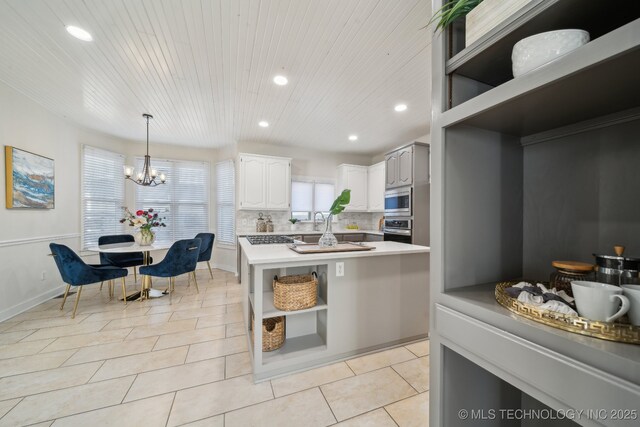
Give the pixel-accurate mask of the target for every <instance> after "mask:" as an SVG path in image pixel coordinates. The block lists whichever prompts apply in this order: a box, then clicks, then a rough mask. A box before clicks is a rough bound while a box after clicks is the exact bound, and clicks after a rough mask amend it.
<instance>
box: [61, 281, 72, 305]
mask: <svg viewBox="0 0 640 427" xmlns="http://www.w3.org/2000/svg"><path fill="white" fill-rule="evenodd" d="M69 289H71V285H67V289H66V290H65V291H64V298H62V304H61V305H60V310H62V309H63V308H64V303H65V302H66V301H67V295H69Z"/></svg>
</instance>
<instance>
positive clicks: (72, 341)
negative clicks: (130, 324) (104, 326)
mask: <svg viewBox="0 0 640 427" xmlns="http://www.w3.org/2000/svg"><path fill="white" fill-rule="evenodd" d="M130 332H131V329H130V328H129V329H116V330H113V331H105V332H93V333H90V334H82V335H73V336H70V337H60V338H56V340H55V341H54V342H52V343H51V344H49V345H48V346H47V348H45V349H44V350H43V352H49V351H59V350H67V349H70V348H80V347H89V346H92V345H99V344H108V343H113V342H121V341H123V340H124V338H125V337H126V336H127V335H129V333H130Z"/></svg>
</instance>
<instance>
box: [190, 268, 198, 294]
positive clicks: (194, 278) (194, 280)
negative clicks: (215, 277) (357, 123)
mask: <svg viewBox="0 0 640 427" xmlns="http://www.w3.org/2000/svg"><path fill="white" fill-rule="evenodd" d="M191 274H193V283H194V284H195V285H196V293H197V294H199V293H200V289H198V279H196V271H195V270H194V271H192V272H191Z"/></svg>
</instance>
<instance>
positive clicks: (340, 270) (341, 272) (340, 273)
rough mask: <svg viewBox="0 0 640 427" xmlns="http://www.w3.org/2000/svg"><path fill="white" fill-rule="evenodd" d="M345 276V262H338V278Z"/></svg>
mask: <svg viewBox="0 0 640 427" xmlns="http://www.w3.org/2000/svg"><path fill="white" fill-rule="evenodd" d="M343 276H344V262H336V277H343Z"/></svg>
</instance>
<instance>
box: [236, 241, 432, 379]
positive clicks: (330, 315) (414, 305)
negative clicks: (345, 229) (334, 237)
mask: <svg viewBox="0 0 640 427" xmlns="http://www.w3.org/2000/svg"><path fill="white" fill-rule="evenodd" d="M238 242H239V245H240V253H241V263H242V269H241V271H242V277H241V283H242V289H243V313H244V320H245V326H246V332H247V339H248V341H249V351H250V355H251V358H252V365H253V375H254V380H255V381H261V380H266V379H269V378H273V377H275V376H279V375H283V374H287V373H291V372H295V371H300V370H304V369H308V368H312V367H316V366H320V365H324V364H328V363H331V362H334V361H337V360H342V359H346V358H349V357H352V356H354V355H357V354H362V353H366V352H370V351H374V350H377V349H380V348H384V347H388V346H393V345H400V344H403V343H407V342H411V341H415V340H419V339H423V338H425V337H426V336H427V334H428V330H429V320H428V319H429V248H428V247H426V246H417V245H408V244H402V243H396V242H368V243H366V245H370V246H373V247H375V249H373V250H370V251H361V252H338V253H319V254H305V255H301V254H298V253H296V252H294V251H292V250H291V249H289V248H288V247H287V245H285V244H274V245H251V244H250V243H249V242H248V241H247V239H245V238H240V239H239V240H238ZM340 263H342V264H340ZM313 271H315V272H316V273H317V275H318V302H317V305H316V306H314V307H312V308H308V309H305V310H298V311H288V312H283V311H280V310H278V309H276V308H275V307H274V306H273V278H274V276H275V275H278V276H285V275H291V274H308V273H311V272H313ZM340 273H342V275H341V276H339V275H338V274H340ZM278 316H285V319H286V340H285V344H284V345H283V346H282V347H281V348H279V349H277V350H274V351H271V352H263V351H261V349H262V334H261V333H256V334H253V336H252V334H251V327H252V323H254V322H255V325H257V327H256V329H257V330H258V331H259V330H260V325H261V324H262V320H263V319H267V318H273V317H278ZM253 319H255V320H253Z"/></svg>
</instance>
